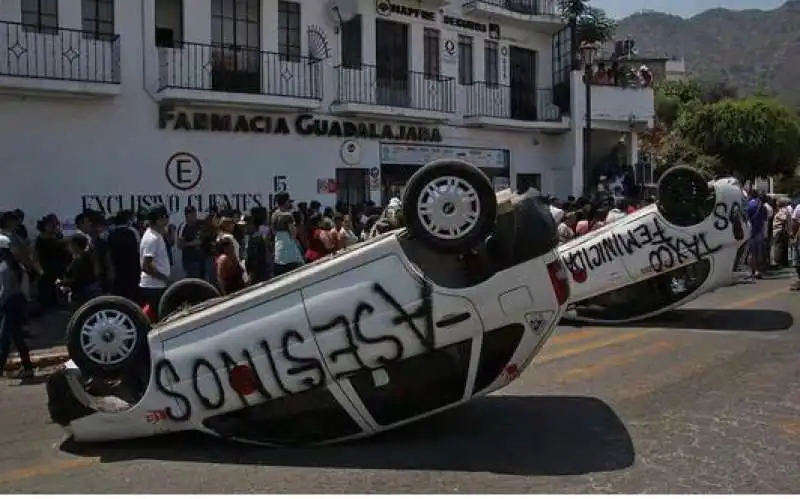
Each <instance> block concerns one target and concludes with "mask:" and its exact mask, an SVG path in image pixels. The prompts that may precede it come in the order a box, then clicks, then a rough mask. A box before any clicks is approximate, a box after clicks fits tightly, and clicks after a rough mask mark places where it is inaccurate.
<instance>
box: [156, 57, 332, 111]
mask: <svg viewBox="0 0 800 499" xmlns="http://www.w3.org/2000/svg"><path fill="white" fill-rule="evenodd" d="M158 50H159V52H158V57H159V74H158V77H159V90H158V98H159V100H161V101H164V102H183V103H197V104H206V105H209V104H210V105H215V104H220V105H225V106H231V105H233V106H236V107H250V108H264V109H272V110H306V109H309V110H310V109H316V108H318V107H319V106H320V104H321V102H322V63H321V61H319V60H317V59H312V58H309V57H304V56H300V55H297V56H286V55H285V54H279V53H276V52H264V51H261V50H257V49H249V48H242V47H223V46H219V45H203V44H199V43H188V42H184V43H180V44H178V46H176V47H174V48H159V49H158Z"/></svg>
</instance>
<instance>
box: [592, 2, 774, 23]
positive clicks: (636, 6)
mask: <svg viewBox="0 0 800 499" xmlns="http://www.w3.org/2000/svg"><path fill="white" fill-rule="evenodd" d="M590 3H591V5H593V6H595V7H600V8H601V9H603V10H605V11H606V12H608V14H610V15H611V17H614V18H617V19H619V18H622V17H626V16H629V15H631V14H633V13H635V12H639V11H640V10H656V11H659V12H666V13H668V14H676V15H679V16H681V17H691V16H693V15H695V14H699V13H700V12H703V11H704V10H708V9H716V8H718V7H722V8H726V9H732V10H744V9H762V10H772V9H775V8H777V7H779V6H781V5H783V4H784V3H785V0H591V2H590Z"/></svg>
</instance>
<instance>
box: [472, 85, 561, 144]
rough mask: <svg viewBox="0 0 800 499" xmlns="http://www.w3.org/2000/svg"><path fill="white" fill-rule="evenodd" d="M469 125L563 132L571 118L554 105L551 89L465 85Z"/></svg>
mask: <svg viewBox="0 0 800 499" xmlns="http://www.w3.org/2000/svg"><path fill="white" fill-rule="evenodd" d="M464 91H465V100H466V106H465V109H464V124H465V125H467V126H479V127H498V128H504V129H517V130H538V131H553V132H564V131H567V130H569V118H568V117H562V113H561V110H560V109H559V108H558V106H556V105H555V104H554V103H553V90H552V89H549V88H539V89H535V90H534V91H533V92H531V91H528V90H527V89H517V88H515V87H512V86H508V85H498V84H492V83H484V82H475V83H472V84H470V85H464Z"/></svg>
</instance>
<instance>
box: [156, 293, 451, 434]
mask: <svg viewBox="0 0 800 499" xmlns="http://www.w3.org/2000/svg"><path fill="white" fill-rule="evenodd" d="M370 291H371V293H372V294H371V299H370V300H362V301H358V302H357V303H356V304H355V306H354V307H353V308H352V309H351V310H349V311H346V312H345V313H342V314H340V315H335V316H333V317H331V319H330V320H329V321H327V322H325V323H323V324H312V325H311V331H312V332H313V334H314V335H316V336H317V337H322V335H327V336H326V339H327V340H331V336H333V338H332V339H333V340H335V341H324V342H323V341H319V342H317V341H315V340H314V339H313V338H309V337H307V336H306V337H304V336H303V335H302V334H301V333H300V332H299V331H297V330H295V329H287V330H284V331H282V332H281V333H279V334H277V335H271V334H269V333H266V334H265V335H264V337H263V338H262V339H260V340H258V341H257V345H258V348H257V349H255V350H253V349H250V348H241V350H239V351H234V350H233V349H220V350H219V351H217V352H211V353H209V354H208V355H206V356H200V357H197V358H195V359H193V360H192V361H191V362H192V368H191V371H190V379H191V381H190V382H189V380H183V379H181V377H180V376H179V374H178V370H177V369H176V367H175V365H174V364H173V363H172V361H170V360H168V359H162V360H160V361H158V362H157V363H156V366H155V373H154V375H155V377H156V378H155V383H156V387H157V389H158V390H159V391H160V392H161V393H162V394H164V395H166V396H168V397H170V398H171V399H172V400H174V401H175V402H176V404H177V405H178V406H179V408H178V409H177V410H176V409H175V408H172V407H171V408H167V409H166V414H167V417H168V418H169V419H171V420H173V421H187V420H188V419H189V418H191V417H192V414H193V412H194V411H196V410H198V409H199V410H207V411H213V410H217V409H220V408H222V407H223V406H224V405H225V404H226V403H227V402H228V398H227V397H229V396H230V394H231V393H234V394H235V395H236V397H238V399H239V401H240V404H241V406H242V407H247V406H250V405H252V402H251V400H250V399H249V396H250V395H255V394H258V395H260V396H261V398H262V399H274V398H279V397H283V396H286V395H291V394H294V393H300V392H304V391H307V390H311V389H313V388H317V387H321V386H324V385H325V384H327V383H328V382H329V380H328V379H327V376H328V374H327V373H328V372H330V373H331V375H332V376H333V377H334V378H335V379H339V378H342V377H346V376H350V375H352V374H354V373H357V372H360V371H363V370H369V369H376V368H379V367H381V366H384V365H386V364H389V363H391V362H395V361H399V360H401V359H403V358H405V356H406V355H408V354H406V351H405V348H404V345H407V344H408V343H404V340H405V341H406V342H408V341H413V342H414V343H415V344H418V345H419V346H420V347H421V348H422V349H424V350H431V349H433V348H434V346H435V337H434V322H433V307H432V293H431V288H430V286H429V285H428V284H427V283H421V284H420V285H419V292H420V294H419V300H417V305H415V306H414V308H413V309H412V310H406V309H405V308H403V306H402V305H401V304H400V303H399V302H398V301H397V299H396V298H395V297H393V296H392V295H391V294H390V293H389V292H388V291H387V290H386V289H385V288H384V287H383V286H381V285H380V284H378V283H374V284H373V285H372V287H371V289H370ZM378 308H380V310H381V311H382V313H383V312H384V311H386V310H387V309H388V310H389V311H390V313H389V315H388V317H389V319H388V320H390V322H391V324H392V325H393V326H394V328H392V327H390V328H388V329H387V330H385V331H380V334H377V333H378V331H371V333H372V334H370V331H366V330H365V327H364V325H365V324H366V323H368V322H369V318H370V317H371V316H372V315H373V314H374V313H376V309H378ZM301 327H302V325H298V329H300V328H301ZM306 328H307V325H306ZM306 330H307V329H306ZM276 339H277V341H276ZM317 343H319V347H320V348H321V350H320V348H317ZM326 345H336V346H335V347H334V346H327V347H326ZM342 345H343V346H342ZM376 346H377V348H376ZM320 351H321V355H320ZM367 352H371V354H368V353H367ZM215 363H216V364H217V366H216V367H215ZM219 365H223V366H224V369H222V368H220V367H218V366H219ZM326 365H327V366H328V367H329V370H326V369H325V366H326ZM287 366H288V367H287ZM179 384H183V388H182V389H178V388H176V387H177V386H178V385H179ZM187 385H188V386H190V390H187V389H186V386H187ZM262 401H263V400H262ZM198 404H199V407H198Z"/></svg>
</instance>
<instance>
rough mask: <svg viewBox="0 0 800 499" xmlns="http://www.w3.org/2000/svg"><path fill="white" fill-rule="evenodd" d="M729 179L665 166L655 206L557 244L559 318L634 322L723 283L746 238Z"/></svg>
mask: <svg viewBox="0 0 800 499" xmlns="http://www.w3.org/2000/svg"><path fill="white" fill-rule="evenodd" d="M731 180H732V179H721V180H717V181H713V182H710V181H708V180H707V179H706V178H704V177H703V175H702V174H700V173H699V172H698V171H696V170H694V169H692V168H690V167H685V166H679V167H675V168H672V169H670V170H668V171H667V172H665V173H664V175H663V176H662V178H661V180H660V182H659V185H658V202H657V203H656V204H653V205H650V206H647V207H646V208H643V209H641V210H638V211H636V212H634V213H632V214H630V215H628V216H626V217H624V218H622V219H620V220H617V221H615V222H613V223H610V224H609V225H607V226H605V227H602V228H600V229H598V230H596V231H593V232H590V233H589V234H586V235H585V236H582V237H579V238H576V239H574V240H572V241H570V242H568V243H566V244H562V245H561V246H559V248H558V253H559V256H560V257H561V260H562V261H563V262H564V265H565V266H566V268H567V270H568V273H569V275H570V280H571V286H570V287H571V294H570V310H569V311H568V312H567V315H566V317H568V318H572V319H576V320H579V321H584V322H588V323H598V324H615V323H617V324H619V323H624V322H631V321H635V320H641V319H645V318H648V317H653V316H655V315H658V314H661V313H663V312H666V311H668V310H672V309H674V308H676V307H679V306H680V305H683V304H684V303H687V302H689V301H691V300H693V299H695V298H697V297H698V296H700V295H701V294H704V293H707V292H709V291H712V290H714V289H716V288H718V287H720V286H723V285H726V284H729V283H730V282H731V281H732V279H733V275H734V270H735V266H736V264H737V262H738V259H739V257H740V254H741V250H742V249H743V248H744V245H745V242H746V241H747V239H748V237H749V227H748V224H747V223H746V222H745V221H744V218H743V207H744V203H745V199H744V197H743V194H742V190H741V188H740V187H739V186H738V185H737V183H736V182H732V181H731Z"/></svg>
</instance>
